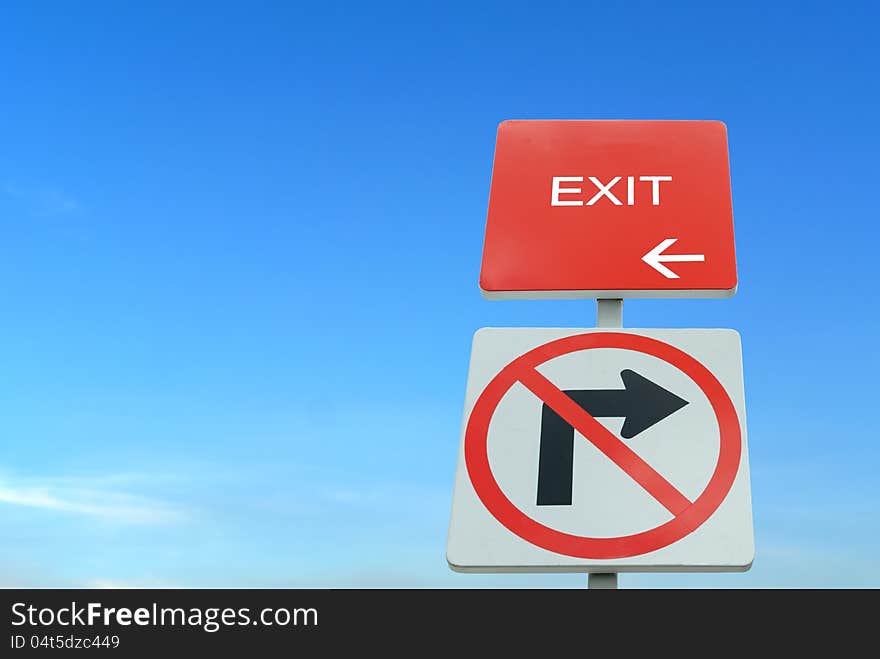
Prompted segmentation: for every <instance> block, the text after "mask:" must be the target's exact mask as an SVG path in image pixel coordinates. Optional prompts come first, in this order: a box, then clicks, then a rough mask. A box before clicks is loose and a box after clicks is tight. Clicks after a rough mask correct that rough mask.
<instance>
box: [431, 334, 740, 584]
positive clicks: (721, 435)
mask: <svg viewBox="0 0 880 659" xmlns="http://www.w3.org/2000/svg"><path fill="white" fill-rule="evenodd" d="M753 556H754V541H753V532H752V518H751V494H750V489H749V470H748V452H747V443H746V430H745V402H744V395H743V383H742V362H741V351H740V341H739V335H738V334H737V333H736V332H734V331H732V330H628V329H627V330H624V329H619V330H618V329H615V330H602V329H589V330H571V329H569V330H564V329H527V328H516V329H483V330H480V331H478V332H477V334H476V335H475V337H474V345H473V352H472V357H471V368H470V373H469V377H468V389H467V397H466V404H465V417H464V428H463V433H462V443H461V449H460V457H459V465H458V473H457V476H456V483H455V492H454V495H453V507H452V519H451V522H450V529H449V541H448V546H447V559H448V561H449V564H450V566H452V567H453V569H457V570H462V571H501V570H506V571H516V570H521V571H536V570H558V571H578V572H583V571H592V572H606V571H608V572H624V571H664V570H666V571H672V570H675V571H737V570H745V569H748V568H749V566H750V565H751V562H752V558H753Z"/></svg>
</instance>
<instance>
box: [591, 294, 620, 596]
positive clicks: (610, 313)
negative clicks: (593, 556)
mask: <svg viewBox="0 0 880 659" xmlns="http://www.w3.org/2000/svg"><path fill="white" fill-rule="evenodd" d="M596 327H623V300H622V299H620V298H616V299H615V298H612V299H603V298H599V299H597V300H596ZM587 588H589V589H591V590H613V589H616V588H617V573H616V572H590V573H589V574H588V575H587Z"/></svg>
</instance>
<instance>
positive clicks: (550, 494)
mask: <svg viewBox="0 0 880 659" xmlns="http://www.w3.org/2000/svg"><path fill="white" fill-rule="evenodd" d="M620 379H621V380H623V386H624V388H623V389H573V390H572V389H570V390H566V391H565V392H564V393H565V394H566V395H567V396H568V397H569V398H571V399H572V400H573V401H574V402H575V403H577V404H578V405H580V406H581V407H582V408H583V409H584V411H585V412H587V413H588V414H590V415H591V416H594V417H624V421H623V429H622V430H621V431H620V435H621V436H622V437H623V438H624V439H632V438H633V437H635V436H636V435H638V434H639V433H640V432H642V431H643V430H647V429H648V428H650V427H651V426H653V425H654V424H655V423H657V422H659V421H662V420H663V419H665V418H666V417H668V416H669V415H670V414H672V413H673V412H677V411H678V410H680V409H681V408H682V407H684V406H685V405H687V404H688V402H687V401H686V400H684V399H683V398H679V397H678V396H676V395H675V394H673V393H672V392H670V391H667V390H666V389H664V388H663V387H661V386H660V385H659V384H655V383H653V382H651V381H650V380H648V379H647V378H644V377H642V376H641V375H639V374H638V373H636V372H635V371H630V370H629V369H625V370H623V371H621V372H620ZM573 469H574V428H572V427H571V426H570V425H569V424H568V422H567V421H566V420H565V419H563V418H562V417H561V416H559V415H558V414H557V413H556V412H555V411H554V410H553V408H551V407H550V406H549V405H547V404H546V403H545V404H544V408H543V409H542V410H541V449H540V455H539V457H538V505H539V506H570V505H571V481H572V477H573V475H574V474H573Z"/></svg>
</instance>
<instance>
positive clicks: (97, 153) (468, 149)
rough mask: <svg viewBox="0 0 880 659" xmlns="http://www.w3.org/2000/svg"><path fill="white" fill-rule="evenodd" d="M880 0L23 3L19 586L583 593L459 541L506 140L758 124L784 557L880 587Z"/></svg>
mask: <svg viewBox="0 0 880 659" xmlns="http://www.w3.org/2000/svg"><path fill="white" fill-rule="evenodd" d="M878 20H880V10H878V9H877V8H876V5H874V4H873V3H868V2H864V3H853V2H843V3H836V4H833V5H828V4H827V3H803V2H798V3H731V4H729V5H724V6H722V5H718V4H717V3H697V2H693V3H675V2H672V3H633V2H628V3H554V2H541V3H526V4H522V3H511V2H506V3H498V4H494V3H488V2H487V3H436V4H418V3H416V4H412V3H376V4H363V3H349V4H328V3H322V4H320V5H309V6H307V5H305V4H300V3H263V2H247V3H244V2H241V3H232V4H230V3H219V2H211V3H187V4H186V5H185V6H183V5H181V4H180V3H176V2H175V3H159V2H155V3H153V2H151V3H140V6H134V5H131V4H127V5H126V6H125V7H120V6H119V4H118V3H111V2H104V3H101V2H88V3H73V4H72V3H61V2H55V3H53V2H33V3H32V2H26V3H25V2H22V3H14V4H12V5H8V6H7V7H5V8H4V17H3V20H2V21H0V62H2V64H0V137H2V140H0V143H2V148H0V221H2V227H3V240H2V241H0V257H2V258H0V278H2V281H3V282H5V284H4V286H3V287H2V290H3V294H2V301H3V303H2V306H0V314H2V327H3V331H2V337H3V340H2V342H0V364H2V372H3V377H2V378H0V410H2V416H0V437H2V446H3V450H2V452H0V520H2V524H0V528H2V531H0V538H2V542H0V585H6V586H13V585H17V586H73V585H134V586H361V585H364V586H366V585H370V586H460V587H467V586H511V585H513V586H518V585H547V586H582V585H583V583H584V577H583V576H582V575H543V576H541V575H522V576H515V575H506V576H501V575H483V576H480V575H459V574H454V573H452V572H451V571H449V569H448V568H447V566H446V563H445V558H444V551H445V541H446V531H447V524H448V516H449V505H450V500H451V492H452V482H453V475H454V469H455V461H456V454H457V450H458V442H459V430H460V423H461V418H460V414H461V406H462V400H463V396H464V388H465V379H466V374H467V365H468V353H469V349H470V341H471V337H472V334H473V332H474V330H475V329H477V328H479V327H482V326H487V325H490V326H582V325H586V326H589V325H592V324H593V323H594V321H595V309H594V306H593V304H592V303H591V302H590V301H532V302H524V301H506V302H489V301H486V300H484V299H482V298H481V296H480V294H479V289H478V286H477V280H478V271H479V263H480V253H481V249H482V233H483V228H484V222H485V212H486V203H487V197H488V189H489V179H490V175H491V164H492V154H493V147H494V138H495V130H496V127H497V124H498V123H499V122H500V121H502V120H504V119H511V118H516V119H530V118H571V119H576V118H584V119H589V118H622V119H627V118H640V119H721V120H723V121H725V122H726V123H727V126H728V131H729V138H730V150H731V168H732V179H733V200H734V215H735V224H736V235H737V250H738V261H739V278H740V284H739V292H738V293H737V295H736V296H735V297H734V298H732V299H729V300H633V301H629V302H628V303H627V305H626V309H625V317H624V322H625V324H626V325H628V326H630V327H731V328H735V329H737V330H739V331H740V333H741V334H742V337H743V346H744V359H745V380H746V396H747V403H748V415H749V419H748V428H749V440H750V457H751V467H752V490H753V498H754V519H755V532H756V546H757V556H756V560H755V564H754V567H753V569H752V570H751V571H750V572H748V573H746V574H735V575H657V576H647V575H625V576H624V577H623V578H622V579H621V585H622V586H623V587H627V586H665V587H676V586H703V585H711V586H724V587H727V586H731V587H739V586H770V587H777V586H820V587H822V586H873V587H877V586H880V558H878V557H880V551H878V550H880V516H878V515H877V510H878V509H880V490H878V487H877V485H876V483H877V476H876V474H877V470H878V467H880V448H878V446H877V437H878V433H877V429H876V420H875V417H874V412H875V408H876V395H877V390H878V387H877V385H876V380H875V375H874V374H875V372H876V371H877V370H878V369H880V358H878V355H880V351H878V350H877V348H876V347H875V343H874V342H875V341H876V339H877V336H878V334H880V315H878V311H877V308H876V304H875V303H874V299H875V295H876V291H877V282H878V276H877V274H876V267H877V263H876V256H875V254H876V250H877V243H878V240H880V229H878V213H877V200H878V197H877V176H878V169H877V156H876V154H877V152H878V150H880V134H878V129H877V119H876V117H877V112H878V109H880V104H878V100H880V92H878V88H877V81H876V68H877V65H878V63H880V48H878V46H877V39H876V34H875V33H874V32H875V30H874V29H873V28H874V26H875V25H876V24H877V23H878Z"/></svg>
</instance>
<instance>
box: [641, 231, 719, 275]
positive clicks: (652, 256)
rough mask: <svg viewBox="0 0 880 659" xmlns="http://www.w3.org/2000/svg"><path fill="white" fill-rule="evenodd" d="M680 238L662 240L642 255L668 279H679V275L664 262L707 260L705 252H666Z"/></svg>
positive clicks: (646, 261) (644, 259)
mask: <svg viewBox="0 0 880 659" xmlns="http://www.w3.org/2000/svg"><path fill="white" fill-rule="evenodd" d="M677 240H678V238H667V239H666V240H663V241H661V242H660V243H659V244H658V245H657V246H656V247H655V248H654V249H652V250H651V251H650V252H648V253H647V254H645V255H644V256H643V257H642V261H644V262H645V263H647V264H648V265H649V266H651V267H652V268H654V270H656V271H657V272H659V273H660V274H661V275H663V276H664V277H666V278H667V279H679V276H678V275H677V274H675V273H674V272H673V271H672V270H670V269H669V268H667V267H666V266H665V265H663V264H664V263H683V262H687V261H705V260H706V255H705V254H664V253H663V252H664V251H665V250H666V248H667V247H669V246H670V245H672V244H673V243H674V242H676V241H677Z"/></svg>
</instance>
